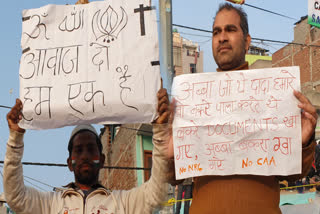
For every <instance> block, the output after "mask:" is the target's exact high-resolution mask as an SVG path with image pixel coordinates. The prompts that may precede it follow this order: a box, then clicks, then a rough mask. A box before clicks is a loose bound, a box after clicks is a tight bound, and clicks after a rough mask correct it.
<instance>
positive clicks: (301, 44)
mask: <svg viewBox="0 0 320 214" xmlns="http://www.w3.org/2000/svg"><path fill="white" fill-rule="evenodd" d="M172 26H176V27H181V28H185V29H189V30H194V31H200V32H206V33H212V31H210V30H205V29H200V28H195V27H190V26H185V25H180V24H172ZM251 39H252V40H258V41H262V42H273V43H280V44H289V45H300V46H308V47H317V48H319V47H320V45H309V44H303V43H297V42H286V41H280V40H272V39H261V38H255V37H251Z"/></svg>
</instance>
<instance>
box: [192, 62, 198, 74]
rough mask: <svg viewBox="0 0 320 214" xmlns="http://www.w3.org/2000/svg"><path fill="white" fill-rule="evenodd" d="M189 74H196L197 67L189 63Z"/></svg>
mask: <svg viewBox="0 0 320 214" xmlns="http://www.w3.org/2000/svg"><path fill="white" fill-rule="evenodd" d="M190 73H197V65H196V64H193V63H190Z"/></svg>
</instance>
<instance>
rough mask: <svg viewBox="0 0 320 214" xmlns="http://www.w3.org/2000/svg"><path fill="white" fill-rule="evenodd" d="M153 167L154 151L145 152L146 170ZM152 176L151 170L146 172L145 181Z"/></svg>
mask: <svg viewBox="0 0 320 214" xmlns="http://www.w3.org/2000/svg"><path fill="white" fill-rule="evenodd" d="M151 167H152V151H149V150H145V151H144V168H151ZM150 176H151V170H144V181H145V182H146V181H147V180H149V178H150Z"/></svg>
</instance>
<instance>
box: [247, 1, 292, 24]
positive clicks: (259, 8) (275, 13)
mask: <svg viewBox="0 0 320 214" xmlns="http://www.w3.org/2000/svg"><path fill="white" fill-rule="evenodd" d="M243 5H245V6H248V7H252V8H255V9H258V10H261V11H264V12H267V13H271V14H274V15H278V16H281V17H285V18H288V19H291V20H295V21H298V19H296V18H292V17H290V16H286V15H283V14H280V13H277V12H273V11H271V10H266V9H264V8H261V7H257V6H254V5H250V4H247V3H244V4H243Z"/></svg>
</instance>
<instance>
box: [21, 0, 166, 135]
mask: <svg viewBox="0 0 320 214" xmlns="http://www.w3.org/2000/svg"><path fill="white" fill-rule="evenodd" d="M21 46H22V50H23V54H22V57H21V62H20V63H21V65H20V99H21V100H22V102H23V105H24V107H23V120H22V121H21V123H20V125H21V126H22V127H23V128H27V129H48V128H57V127H62V126H66V125H75V124H81V123H104V124H106V123H108V124H117V123H120V124H121V123H142V122H151V121H152V120H153V119H154V118H155V116H156V104H157V98H156V93H157V91H158V89H159V88H160V66H159V47H158V46H159V45H158V33H157V21H156V11H155V8H152V7H150V6H149V1H148V0H135V1H133V0H130V1H125V0H108V1H103V2H92V3H90V4H84V5H47V6H45V7H42V8H39V9H31V10H25V11H23V27H22V38H21Z"/></svg>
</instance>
